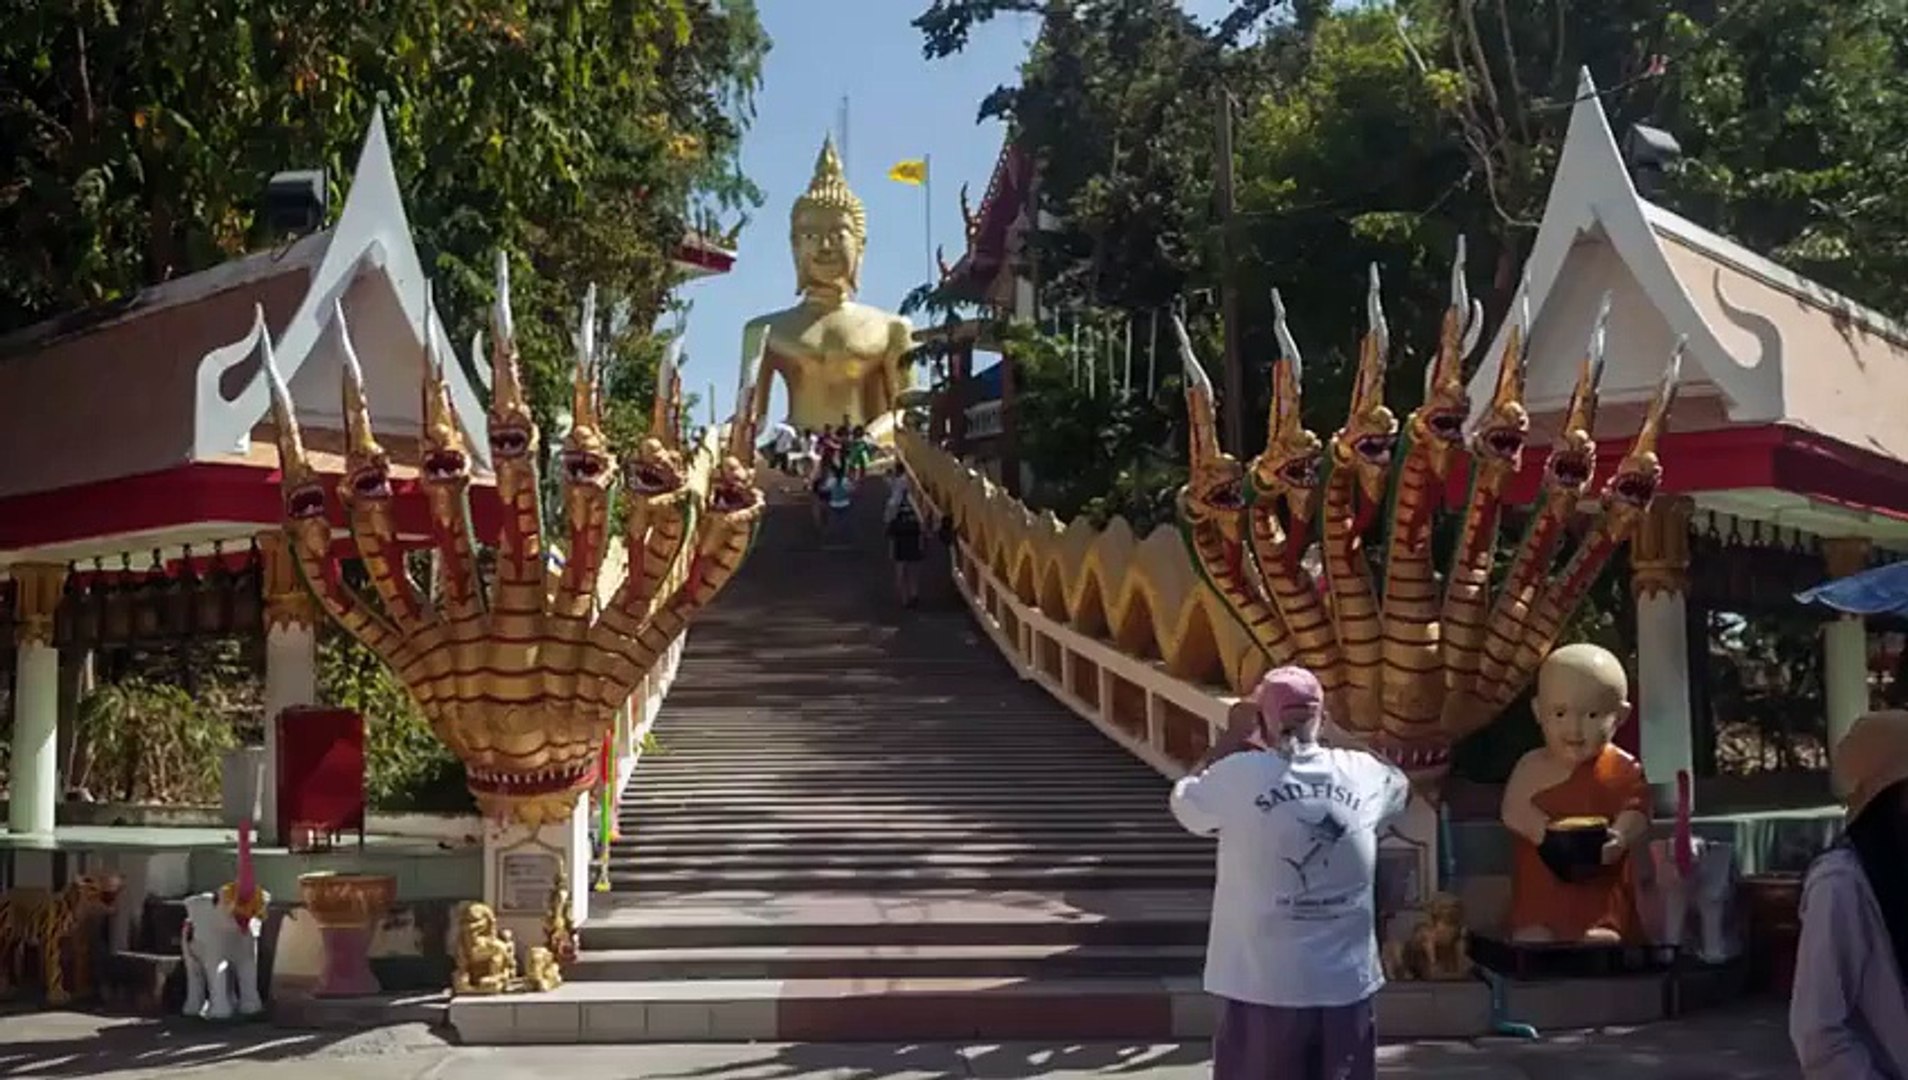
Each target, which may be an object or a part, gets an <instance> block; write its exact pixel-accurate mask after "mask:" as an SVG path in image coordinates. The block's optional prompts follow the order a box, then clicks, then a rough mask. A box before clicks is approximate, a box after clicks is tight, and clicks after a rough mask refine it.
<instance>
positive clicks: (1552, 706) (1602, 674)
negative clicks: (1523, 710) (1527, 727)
mask: <svg viewBox="0 0 1908 1080" xmlns="http://www.w3.org/2000/svg"><path fill="white" fill-rule="evenodd" d="M1531 710H1532V711H1533V712H1535V713H1536V714H1537V726H1538V727H1540V728H1542V729H1543V732H1544V746H1545V748H1546V749H1548V750H1549V751H1550V753H1551V754H1553V755H1555V756H1556V757H1558V758H1561V759H1563V760H1565V761H1568V762H1570V763H1572V764H1580V763H1582V762H1585V761H1589V760H1590V759H1591V758H1594V757H1596V756H1597V755H1598V754H1601V753H1602V752H1603V748H1604V747H1606V746H1609V745H1610V739H1611V738H1612V737H1613V736H1615V734H1616V729H1617V725H1618V724H1620V723H1622V722H1623V718H1624V717H1625V716H1628V715H1629V712H1630V678H1629V676H1628V675H1627V674H1625V673H1624V670H1623V662H1622V661H1620V660H1618V659H1617V658H1616V655H1615V654H1614V653H1612V652H1611V651H1610V650H1608V649H1605V648H1603V647H1601V646H1598V645H1591V644H1589V643H1587V642H1578V643H1576V644H1574V645H1565V646H1564V647H1563V648H1561V649H1558V650H1557V651H1556V652H1553V653H1551V654H1550V655H1549V656H1548V657H1546V658H1545V659H1544V665H1543V667H1541V668H1539V669H1538V670H1537V696H1536V698H1534V699H1533V700H1532V702H1531Z"/></svg>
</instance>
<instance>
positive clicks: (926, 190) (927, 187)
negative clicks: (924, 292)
mask: <svg viewBox="0 0 1908 1080" xmlns="http://www.w3.org/2000/svg"><path fill="white" fill-rule="evenodd" d="M921 224H922V226H923V230H924V232H925V235H926V237H927V269H928V276H927V279H928V280H929V281H934V280H936V275H935V266H934V155H933V154H923V155H921Z"/></svg>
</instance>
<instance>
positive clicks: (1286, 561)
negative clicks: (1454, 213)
mask: <svg viewBox="0 0 1908 1080" xmlns="http://www.w3.org/2000/svg"><path fill="white" fill-rule="evenodd" d="M1463 263H1464V252H1463V247H1462V244H1460V246H1459V249H1458V256H1457V260H1456V265H1455V266H1454V267H1453V270H1452V274H1451V301H1450V306H1449V307H1448V309H1447V310H1446V312H1445V315H1444V325H1443V332H1442V334H1441V335H1440V339H1439V342H1438V348H1437V351H1436V353H1435V354H1434V356H1433V358H1432V361H1431V364H1430V368H1429V370H1428V371H1427V372H1426V375H1425V397H1424V403H1423V404H1422V405H1420V406H1419V407H1418V408H1417V409H1415V410H1413V411H1412V412H1411V414H1410V415H1409V416H1408V417H1406V418H1405V420H1404V422H1403V423H1402V424H1400V423H1399V422H1398V420H1397V418H1396V416H1395V414H1393V413H1392V412H1391V410H1390V409H1389V408H1387V407H1386V406H1385V403H1384V401H1383V390H1384V384H1385V378H1384V376H1385V367H1386V362H1387V359H1388V353H1389V351H1390V341H1389V334H1388V331H1387V329H1386V326H1385V319H1384V312H1383V308H1382V306H1381V304H1380V294H1379V287H1378V276H1377V270H1376V268H1374V269H1373V271H1372V279H1371V292H1370V296H1369V299H1368V306H1369V319H1370V328H1369V330H1368V331H1367V333H1366V335H1365V337H1364V340H1363V341H1362V342H1361V343H1360V348H1359V356H1358V368H1357V372H1356V374H1355V376H1354V378H1353V385H1352V401H1351V409H1350V414H1349V415H1348V416H1347V418H1346V421H1345V424H1344V426H1343V427H1341V428H1340V429H1339V430H1338V431H1337V432H1336V433H1334V434H1333V436H1332V437H1331V438H1330V439H1327V440H1321V439H1319V438H1318V437H1317V436H1316V435H1313V434H1311V433H1309V432H1306V431H1304V430H1303V429H1302V428H1301V427H1300V426H1299V420H1298V416H1299V394H1300V380H1299V372H1300V370H1301V361H1300V358H1299V355H1298V346H1297V344H1296V343H1295V342H1294V340H1293V337H1292V334H1291V332H1290V330H1289V329H1288V328H1287V327H1286V323H1285V307H1284V304H1283V303H1282V302H1281V301H1280V300H1279V298H1278V296H1277V295H1276V294H1275V295H1274V297H1273V309H1274V312H1275V316H1276V326H1275V329H1276V331H1277V338H1278V341H1279V348H1280V356H1279V357H1278V359H1277V361H1276V362H1274V363H1273V365H1272V384H1273V385H1272V411H1271V418H1270V423H1269V424H1268V426H1267V438H1266V446H1265V449H1264V450H1263V452H1261V453H1260V454H1259V455H1258V456H1257V457H1255V458H1254V459H1253V460H1252V461H1250V462H1246V463H1243V464H1242V463H1240V462H1238V461H1236V460H1235V459H1233V458H1232V457H1230V456H1228V455H1226V454H1225V453H1223V452H1222V451H1221V449H1220V447H1219V443H1218V439H1217V438H1216V437H1215V435H1214V401H1213V390H1212V382H1211V380H1210V379H1208V378H1207V377H1206V374H1205V371H1204V370H1203V369H1202V368H1201V367H1200V366H1199V361H1198V358H1197V357H1195V356H1194V355H1193V353H1192V348H1191V344H1190V341H1189V339H1188V338H1187V336H1186V334H1185V332H1184V328H1183V327H1178V326H1176V327H1175V329H1176V330H1177V331H1178V332H1179V343H1180V348H1181V351H1182V353H1183V354H1184V358H1185V362H1186V373H1187V379H1186V406H1187V410H1188V412H1189V413H1190V417H1189V423H1188V430H1189V432H1190V433H1191V447H1190V456H1189V459H1188V465H1189V468H1188V477H1189V479H1188V481H1187V483H1186V486H1185V487H1184V488H1183V489H1182V490H1181V491H1180V494H1179V501H1178V510H1179V523H1180V532H1181V535H1182V536H1183V537H1184V539H1185V543H1186V549H1187V552H1188V554H1189V555H1190V557H1191V559H1192V563H1193V567H1194V569H1195V570H1196V571H1197V572H1198V574H1199V576H1200V577H1201V578H1202V579H1203V580H1204V581H1205V582H1206V584H1207V585H1208V586H1210V587H1211V589H1212V591H1213V593H1214V594H1215V595H1217V596H1218V598H1219V600H1220V601H1221V602H1222V603H1223V604H1224V605H1225V606H1226V608H1227V610H1228V611H1230V612H1231V614H1232V615H1233V617H1234V618H1235V619H1237V620H1238V622H1239V624H1240V625H1241V626H1243V627H1244V628H1245V630H1246V632H1247V633H1248V634H1249V635H1250V636H1251V638H1252V640H1253V641H1254V642H1256V643H1257V645H1258V646H1259V648H1260V649H1261V650H1262V651H1263V652H1264V653H1265V655H1266V659H1267V661H1268V666H1274V665H1281V664H1301V665H1303V666H1305V667H1307V668H1309V669H1311V670H1312V671H1313V672H1315V673H1316V674H1317V675H1318V676H1319V681H1320V682H1321V683H1322V684H1323V685H1324V687H1325V691H1326V695H1327V702H1328V706H1329V708H1330V710H1331V715H1332V719H1333V721H1334V723H1335V726H1336V728H1337V729H1338V730H1339V731H1340V732H1342V733H1343V735H1344V736H1345V737H1346V738H1348V739H1350V740H1352V741H1354V742H1357V743H1360V744H1363V745H1366V746H1368V747H1370V748H1371V749H1373V750H1375V751H1377V752H1379V753H1381V754H1384V755H1385V756H1386V757H1388V758H1389V759H1391V760H1392V761H1393V762H1395V763H1396V764H1397V765H1398V766H1400V767H1401V768H1402V769H1404V771H1405V772H1406V773H1407V774H1408V775H1409V776H1410V777H1411V779H1412V783H1413V785H1414V786H1415V787H1416V788H1417V789H1418V790H1419V791H1420V792H1422V793H1423V794H1425V795H1427V796H1429V797H1431V798H1434V799H1435V798H1436V797H1437V796H1438V795H1439V791H1440V787H1441V784H1442V781H1443V779H1444V777H1445V775H1446V774H1447V773H1448V772H1449V770H1450V761H1451V747H1452V745H1453V744H1454V743H1456V742H1457V741H1458V740H1459V739H1462V738H1464V737H1465V736H1466V735H1469V734H1471V733H1472V732H1475V731H1477V730H1479V729H1481V728H1483V727H1484V726H1486V725H1487V724H1489V723H1490V722H1491V721H1492V720H1493V719H1495V718H1496V717H1497V715H1498V714H1499V713H1501V712H1502V711H1503V709H1504V707H1505V706H1506V705H1508V704H1509V703H1510V702H1511V700H1512V699H1513V698H1515V697H1516V696H1517V694H1518V693H1519V692H1521V691H1522V690H1523V689H1524V687H1525V686H1527V685H1528V684H1529V682H1530V680H1531V678H1532V676H1533V675H1534V674H1535V672H1536V669H1537V666H1538V665H1539V664H1541V663H1542V662H1543V659H1544V657H1545V656H1546V655H1548V654H1549V652H1550V650H1551V649H1552V648H1554V647H1555V646H1556V644H1557V638H1558V635H1559V634H1560V633H1561V632H1562V628H1563V626H1564V625H1565V623H1566V622H1567V621H1568V619H1569V617H1570V615H1571V613H1572V612H1574V611H1575V610H1576V608H1577V607H1578V605H1580V604H1581V603H1582V601H1583V598H1584V595H1585V594H1586V592H1587V591H1588V590H1589V587H1590V585H1591V583H1592V582H1594V581H1595V580H1596V578H1597V577H1598V575H1600V574H1601V573H1602V572H1603V570H1604V569H1605V568H1606V567H1607V566H1608V565H1609V562H1610V560H1611V559H1612V558H1613V557H1614V556H1615V555H1616V553H1617V552H1618V551H1619V550H1621V548H1622V546H1623V545H1624V544H1625V543H1627V542H1628V541H1629V539H1630V537H1631V535H1632V534H1633V533H1634V532H1635V531H1636V528H1637V525H1638V523H1639V522H1640V521H1641V520H1642V518H1643V515H1644V514H1645V513H1646V512H1647V511H1648V509H1649V505H1650V502H1651V500H1652V499H1653V498H1654V497H1655V494H1656V491H1657V488H1658V487H1659V486H1660V484H1661V482H1662V473H1663V470H1662V465H1661V463H1660V462H1659V460H1658V458H1657V445H1658V443H1659V442H1660V440H1661V438H1662V435H1663V432H1664V430H1665V424H1666V422H1667V419H1668V414H1669V409H1670V405H1671V403H1672V401H1673V399H1674V395H1675V389H1676V381H1677V376H1678V373H1679V371H1680V367H1681V355H1682V349H1681V346H1680V345H1679V346H1678V348H1677V351H1676V353H1675V354H1674V355H1672V356H1671V358H1670V362H1669V364H1668V366H1667V367H1666V369H1665V371H1664V373H1663V378H1662V381H1661V383H1660V384H1659V385H1658V386H1657V389H1656V394H1655V397H1654V398H1653V399H1652V401H1651V402H1650V406H1649V410H1648V412H1647V414H1646V415H1645V418H1644V421H1643V424H1642V427H1641V429H1640V430H1639V432H1638V433H1637V436H1636V440H1635V442H1634V444H1633V445H1632V447H1631V449H1630V452H1629V453H1628V454H1627V455H1625V456H1624V458H1623V460H1622V461H1621V462H1619V463H1618V464H1617V466H1616V468H1615V470H1614V471H1613V472H1612V473H1611V474H1610V475H1609V477H1608V478H1607V479H1605V480H1604V482H1603V485H1602V487H1601V489H1600V491H1599V492H1598V493H1597V500H1598V501H1597V508H1596V509H1595V511H1593V520H1592V522H1591V524H1590V527H1589V529H1588V530H1587V531H1586V532H1585V533H1584V535H1583V539H1582V540H1580V541H1579V542H1578V543H1577V545H1576V546H1575V548H1574V549H1572V550H1570V551H1569V552H1568V554H1567V555H1566V554H1565V553H1564V551H1563V549H1564V547H1565V544H1566V541H1567V540H1568V538H1569V535H1570V531H1571V530H1570V529H1569V528H1568V525H1569V519H1570V517H1571V516H1572V515H1574V514H1576V513H1577V512H1578V508H1579V507H1580V506H1581V505H1582V504H1583V501H1584V500H1585V499H1586V498H1588V497H1589V496H1590V493H1591V488H1592V483H1593V480H1594V479H1595V477H1594V475H1593V474H1594V472H1595V469H1596V461H1597V455H1596V443H1595V442H1594V441H1593V440H1592V438H1591V432H1592V430H1593V428H1594V422H1595V415H1596V399H1597V384H1598V380H1599V378H1600V377H1601V375H1602V371H1603V351H1604V338H1605V324H1606V322H1607V319H1608V307H1609V305H1608V301H1607V299H1606V301H1605V304H1604V309H1603V311H1602V312H1601V313H1600V314H1599V316H1598V319H1597V324H1596V329H1595V330H1594V331H1593V332H1592V334H1591V340H1590V344H1589V348H1588V349H1587V351H1586V355H1585V356H1584V359H1583V363H1582V369H1581V372H1580V374H1579V377H1578V379H1577V385H1576V388H1575V391H1574V393H1573V394H1572V395H1571V400H1570V406H1569V408H1568V410H1567V413H1566V415H1565V416H1564V418H1563V424H1562V426H1561V431H1560V433H1559V435H1558V436H1557V440H1556V443H1555V444H1554V445H1553V447H1552V449H1551V454H1550V464H1549V466H1548V467H1547V468H1546V470H1545V474H1544V480H1543V488H1542V490H1541V492H1540V494H1539V497H1538V503H1537V505H1536V507H1535V508H1534V509H1533V513H1532V517H1531V523H1530V525H1529V527H1528V529H1527V530H1526V532H1525V534H1524V537H1523V539H1522V540H1521V542H1520V543H1519V544H1518V546H1517V548H1516V549H1515V552H1514V554H1513V555H1512V557H1511V560H1510V565H1509V572H1508V573H1506V574H1504V575H1503V580H1502V581H1501V583H1499V584H1497V585H1496V586H1493V584H1492V574H1491V568H1492V553H1493V551H1494V550H1495V547H1496V543H1497V534H1498V529H1499V524H1500V519H1501V516H1502V510H1503V499H1504V488H1505V485H1506V483H1507V482H1508V481H1509V479H1510V478H1511V477H1512V476H1514V475H1516V473H1517V472H1518V469H1519V467H1520V466H1521V465H1522V462H1523V453H1524V445H1525V441H1526V440H1527V438H1528V436H1529V433H1530V417H1529V414H1528V413H1527V411H1526V410H1525V407H1524V403H1523V394H1524V376H1525V365H1526V363H1527V359H1528V358H1527V356H1526V354H1525V350H1526V348H1527V342H1528V340H1529V336H1530V334H1529V330H1530V328H1529V318H1530V317H1529V309H1528V306H1527V304H1524V303H1522V302H1520V303H1519V305H1518V308H1517V313H1516V314H1515V315H1514V318H1515V319H1516V322H1515V324H1514V325H1513V326H1512V328H1511V332H1510V333H1509V334H1508V335H1507V337H1506V344H1505V355H1504V357H1503V362H1502V364H1501V366H1500V368H1499V375H1498V379H1497V383H1496V386H1495V389H1494V391H1493V394H1492V399H1491V401H1490V402H1489V403H1488V405H1487V407H1485V408H1484V409H1482V410H1481V411H1480V414H1479V417H1478V419H1477V420H1476V421H1475V422H1474V423H1473V424H1472V426H1471V427H1470V429H1469V430H1468V431H1466V430H1464V426H1463V418H1464V417H1466V416H1468V415H1469V414H1470V412H1471V401H1470V399H1469V396H1468V394H1467V391H1466V386H1465V380H1464V362H1465V358H1466V357H1467V356H1468V355H1469V354H1470V353H1471V352H1472V351H1474V350H1475V348H1476V344H1477V340H1478V336H1479V330H1480V328H1481V323H1482V312H1481V309H1480V307H1479V306H1478V305H1477V304H1476V303H1475V302H1474V301H1472V300H1471V299H1470V297H1469V296H1468V295H1467V293H1466V290H1465V283H1464V266H1463ZM1321 464H1322V466H1323V475H1322V477H1321V476H1320V475H1319V470H1320V466H1321ZM1459 467H1468V469H1469V472H1470V494H1469V498H1468V499H1467V500H1466V502H1465V505H1464V506H1463V507H1461V508H1460V511H1459V513H1460V517H1461V519H1462V520H1461V526H1460V529H1459V532H1458V538H1459V539H1458V543H1457V546H1456V550H1455V551H1454V552H1453V553H1452V555H1451V561H1450V563H1449V565H1448V566H1447V567H1446V568H1445V569H1444V572H1443V573H1442V574H1440V573H1439V572H1438V570H1437V568H1436V567H1434V566H1433V554H1432V546H1431V536H1432V532H1433V524H1434V521H1433V519H1434V517H1435V515H1436V513H1437V511H1438V509H1439V508H1438V505H1437V504H1438V502H1439V499H1438V493H1439V492H1440V491H1441V490H1442V489H1443V487H1444V485H1445V482H1446V479H1447V476H1448V474H1449V472H1450V470H1451V469H1453V468H1459ZM1374 525H1377V526H1379V527H1378V528H1373V526H1374ZM1368 536H1369V537H1370V538H1371V539H1370V542H1368V539H1367V538H1368ZM1314 537H1315V538H1316V543H1317V545H1318V547H1319V549H1320V550H1319V555H1320V558H1319V560H1318V563H1319V564H1320V572H1319V573H1317V574H1316V575H1315V574H1314V571H1313V570H1312V569H1310V568H1309V567H1308V561H1307V560H1306V559H1304V558H1302V557H1301V556H1302V555H1303V554H1304V553H1305V552H1306V550H1307V549H1308V547H1310V545H1311V544H1312V543H1313V542H1314ZM1374 549H1375V550H1377V551H1379V552H1380V553H1381V554H1380V557H1379V558H1376V559H1374V558H1373V556H1372V554H1371V552H1372V551H1373V550H1374ZM1560 558H1561V560H1562V562H1561V565H1560V566H1558V568H1557V569H1556V570H1554V571H1553V570H1552V567H1553V566H1554V565H1557V564H1558V560H1559V559H1560Z"/></svg>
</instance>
